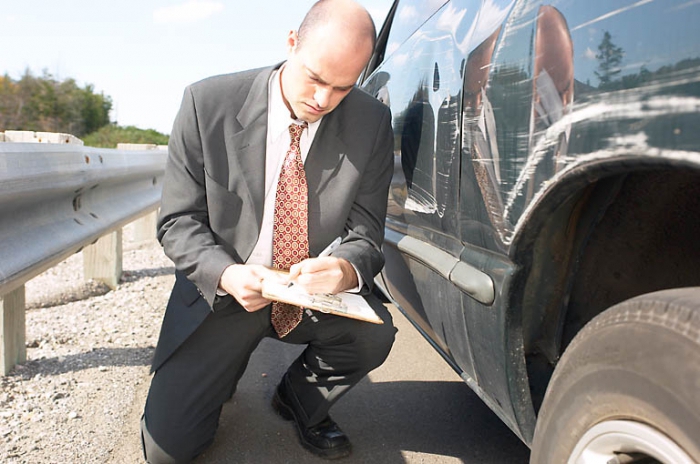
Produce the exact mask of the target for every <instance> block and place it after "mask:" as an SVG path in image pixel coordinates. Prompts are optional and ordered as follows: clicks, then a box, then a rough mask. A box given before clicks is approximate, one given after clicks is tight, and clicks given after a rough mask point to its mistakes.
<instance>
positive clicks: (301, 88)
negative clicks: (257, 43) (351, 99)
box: [280, 0, 375, 122]
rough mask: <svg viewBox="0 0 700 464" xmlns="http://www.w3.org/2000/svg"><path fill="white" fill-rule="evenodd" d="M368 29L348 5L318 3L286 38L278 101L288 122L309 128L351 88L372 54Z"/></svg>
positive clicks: (346, 1)
mask: <svg viewBox="0 0 700 464" xmlns="http://www.w3.org/2000/svg"><path fill="white" fill-rule="evenodd" d="M374 40H375V30H374V23H373V22H372V18H371V17H370V15H369V13H367V10H365V9H364V8H363V7H361V6H360V5H358V4H357V3H356V2H354V1H352V0H320V1H319V2H317V3H315V4H314V6H313V7H312V8H311V10H310V11H309V12H308V13H307V15H306V17H305V18H304V21H303V22H302V24H301V27H300V28H299V30H298V31H290V32H289V36H288V37H287V49H288V50H289V55H288V59H287V62H286V63H285V64H284V66H283V67H282V68H281V70H280V83H281V87H282V98H283V99H284V102H285V104H286V105H287V108H288V109H289V110H290V113H291V114H292V115H293V117H296V118H298V119H301V120H304V121H307V122H314V121H318V120H319V119H320V118H321V117H323V115H325V114H328V113H330V112H331V111H333V110H334V109H335V108H336V107H337V106H338V105H339V104H340V103H341V102H342V100H343V99H344V98H345V97H346V96H347V95H348V94H349V93H350V91H351V90H352V89H353V87H354V86H355V83H356V82H357V79H358V77H359V76H360V73H361V72H362V70H363V69H364V67H365V66H366V65H367V62H368V61H369V58H370V56H372V51H373V50H374Z"/></svg>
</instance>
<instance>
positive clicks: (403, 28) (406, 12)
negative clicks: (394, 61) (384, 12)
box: [385, 0, 447, 56]
mask: <svg viewBox="0 0 700 464" xmlns="http://www.w3.org/2000/svg"><path fill="white" fill-rule="evenodd" d="M446 3H447V0H402V1H401V2H399V4H398V7H397V8H396V13H395V14H394V20H393V23H392V25H391V31H390V32H389V39H388V41H387V45H386V52H385V56H389V55H391V54H392V53H393V52H394V51H396V50H397V49H398V48H399V46H400V45H401V44H402V43H403V42H404V41H405V40H406V39H408V38H409V37H410V36H411V34H413V33H414V32H415V31H416V30H417V29H418V28H419V27H420V26H421V24H423V23H425V22H426V21H427V20H428V19H429V18H430V17H431V16H432V15H434V14H435V12H437V11H438V10H439V9H440V8H441V7H442V6H443V5H444V4H446Z"/></svg>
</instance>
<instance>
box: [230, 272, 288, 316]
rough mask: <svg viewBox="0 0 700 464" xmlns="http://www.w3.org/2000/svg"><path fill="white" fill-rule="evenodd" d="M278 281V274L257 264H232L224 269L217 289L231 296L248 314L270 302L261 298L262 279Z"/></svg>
mask: <svg viewBox="0 0 700 464" xmlns="http://www.w3.org/2000/svg"><path fill="white" fill-rule="evenodd" d="M268 278H270V279H279V275H278V273H276V272H275V271H273V270H271V269H269V268H267V267H265V266H262V265H259V264H232V265H231V266H229V267H227V268H226V269H224V272H223V274H221V280H220V281H219V288H220V289H221V290H223V291H225V292H226V293H228V294H229V295H231V296H233V297H234V298H235V299H236V301H238V303H240V305H241V306H243V309H245V310H246V311H248V312H254V311H258V310H260V309H262V308H264V307H265V306H267V305H268V304H270V300H268V299H267V298H265V297H263V296H262V293H261V292H262V281H263V280H264V279H268Z"/></svg>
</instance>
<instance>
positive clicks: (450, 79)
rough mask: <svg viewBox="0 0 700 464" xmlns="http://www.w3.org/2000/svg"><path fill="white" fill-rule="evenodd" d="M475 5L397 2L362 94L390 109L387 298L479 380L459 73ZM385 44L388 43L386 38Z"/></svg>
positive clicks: (476, 2) (476, 0)
mask: <svg viewBox="0 0 700 464" xmlns="http://www.w3.org/2000/svg"><path fill="white" fill-rule="evenodd" d="M480 3H481V2H480V1H479V0H466V1H464V0H463V1H452V2H445V1H428V2H425V1H417V0H406V1H400V2H397V4H395V5H394V9H393V10H392V12H391V13H392V15H391V16H390V21H391V23H390V25H391V27H390V29H389V30H388V31H387V28H386V27H385V28H384V30H382V33H380V41H382V40H383V41H384V49H383V50H382V52H381V53H382V54H383V55H384V59H383V61H382V62H381V63H380V64H379V66H378V67H377V68H376V69H374V70H373V72H372V74H371V75H369V76H368V78H367V79H365V82H364V84H363V87H364V88H365V90H367V91H368V92H370V93H371V94H373V95H375V96H377V98H379V99H381V100H382V101H384V102H385V103H387V104H388V105H389V106H390V107H391V110H392V114H393V128H394V136H395V151H394V176H393V179H392V183H391V187H390V192H389V203H388V214H387V226H386V237H385V245H384V254H385V256H386V265H385V275H386V276H387V277H388V278H387V280H386V291H387V292H388V293H389V294H390V295H391V297H392V298H393V299H394V300H395V301H396V302H397V303H398V304H399V306H400V308H401V309H402V310H403V311H405V312H406V313H407V315H408V316H409V318H410V319H411V320H412V321H413V322H414V324H415V325H417V326H418V328H419V329H420V330H422V331H423V332H424V334H425V335H426V336H427V337H428V339H429V340H430V341H432V342H433V343H434V344H436V345H437V346H438V347H439V348H440V351H441V352H442V353H443V354H445V355H446V356H447V357H448V360H449V361H451V362H452V363H453V365H456V367H458V370H459V371H461V372H464V373H465V374H466V375H467V376H468V377H469V378H471V379H474V378H475V371H474V366H473V361H472V356H471V348H470V342H469V330H468V327H467V323H466V320H465V314H464V312H463V311H462V309H461V308H462V293H463V292H462V291H461V290H460V289H459V288H458V287H456V286H455V285H454V283H453V282H451V281H450V273H451V271H452V268H453V267H454V265H455V264H456V263H457V262H458V261H459V258H460V255H461V253H462V251H463V245H462V242H461V240H460V232H459V231H460V213H459V188H460V184H459V177H460V157H461V153H460V150H461V124H462V123H461V119H462V118H461V108H462V88H463V67H464V64H465V57H466V53H465V51H466V47H468V46H469V45H468V44H469V38H470V34H471V33H472V26H473V23H474V20H475V19H476V17H477V13H478V11H479V5H480ZM382 34H384V36H382Z"/></svg>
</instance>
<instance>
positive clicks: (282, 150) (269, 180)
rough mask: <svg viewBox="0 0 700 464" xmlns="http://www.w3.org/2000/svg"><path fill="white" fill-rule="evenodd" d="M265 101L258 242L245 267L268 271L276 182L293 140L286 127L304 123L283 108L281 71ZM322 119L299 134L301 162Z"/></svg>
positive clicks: (270, 85) (271, 83) (271, 79)
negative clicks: (265, 121) (264, 151)
mask: <svg viewBox="0 0 700 464" xmlns="http://www.w3.org/2000/svg"><path fill="white" fill-rule="evenodd" d="M268 99H269V100H268V101H269V104H268V106H267V145H266V148H265V149H266V156H265V202H264V204H263V219H262V226H261V228H260V236H259V237H258V242H257V243H256V244H255V248H253V252H252V253H251V255H250V257H249V258H248V260H247V261H246V264H262V265H264V266H267V267H270V266H272V232H273V224H274V215H275V197H276V195H277V182H278V181H279V178H280V172H281V171H282V164H284V158H285V157H286V156H287V151H288V150H289V145H290V144H291V142H292V138H291V136H290V135H289V125H290V124H292V123H296V124H303V121H300V120H298V119H293V118H292V116H291V114H290V111H289V109H288V108H287V105H285V104H284V100H283V99H282V87H281V85H280V71H275V72H274V73H272V76H271V77H270V82H269V85H268ZM322 119H323V118H321V119H319V120H318V121H316V122H312V123H309V127H308V128H307V129H306V130H305V131H303V132H302V133H301V140H300V141H299V148H300V149H301V159H302V161H304V162H305V161H306V157H307V155H308V154H309V148H310V147H311V143H312V142H313V141H314V137H315V136H316V131H318V126H319V125H320V124H321V120H322Z"/></svg>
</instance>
